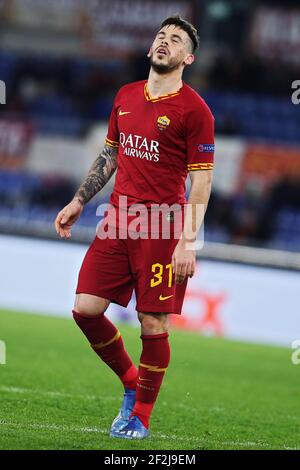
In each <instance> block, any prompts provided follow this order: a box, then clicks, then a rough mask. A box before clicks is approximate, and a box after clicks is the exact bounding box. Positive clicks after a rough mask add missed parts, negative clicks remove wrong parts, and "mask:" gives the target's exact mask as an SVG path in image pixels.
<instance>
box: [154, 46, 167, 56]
mask: <svg viewBox="0 0 300 470" xmlns="http://www.w3.org/2000/svg"><path fill="white" fill-rule="evenodd" d="M156 52H157V53H158V54H162V55H168V52H167V50H166V49H164V48H163V47H159V48H158V49H156Z"/></svg>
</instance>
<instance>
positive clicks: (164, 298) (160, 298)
mask: <svg viewBox="0 0 300 470" xmlns="http://www.w3.org/2000/svg"><path fill="white" fill-rule="evenodd" d="M173 295H174V294H172V295H167V296H166V297H163V296H162V295H160V296H159V300H167V299H170V298H171V297H173Z"/></svg>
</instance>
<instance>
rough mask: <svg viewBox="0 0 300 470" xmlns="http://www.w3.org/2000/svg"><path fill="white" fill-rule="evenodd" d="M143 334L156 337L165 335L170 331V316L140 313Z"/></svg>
mask: <svg viewBox="0 0 300 470" xmlns="http://www.w3.org/2000/svg"><path fill="white" fill-rule="evenodd" d="M138 318H139V321H140V323H141V328H142V334H144V335H155V334H160V333H165V332H167V331H168V329H169V321H168V315H166V314H163V313H161V314H159V313H139V314H138Z"/></svg>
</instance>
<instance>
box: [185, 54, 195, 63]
mask: <svg viewBox="0 0 300 470" xmlns="http://www.w3.org/2000/svg"><path fill="white" fill-rule="evenodd" d="M194 60H195V56H194V55H193V54H189V55H188V56H186V58H185V59H184V61H183V63H184V65H191V64H192V63H193V62H194Z"/></svg>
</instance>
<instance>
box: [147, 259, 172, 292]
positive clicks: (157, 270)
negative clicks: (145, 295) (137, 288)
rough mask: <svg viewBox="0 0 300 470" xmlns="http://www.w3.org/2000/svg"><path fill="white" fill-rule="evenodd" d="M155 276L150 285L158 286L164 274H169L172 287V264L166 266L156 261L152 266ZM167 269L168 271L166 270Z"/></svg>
mask: <svg viewBox="0 0 300 470" xmlns="http://www.w3.org/2000/svg"><path fill="white" fill-rule="evenodd" d="M151 271H152V272H153V273H154V276H153V277H152V279H151V280H150V287H156V286H158V285H159V284H161V283H162V281H163V275H167V276H168V287H172V264H171V263H170V264H166V265H165V267H164V266H163V265H162V264H160V263H154V264H152V266H151ZM166 271H167V272H166Z"/></svg>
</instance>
